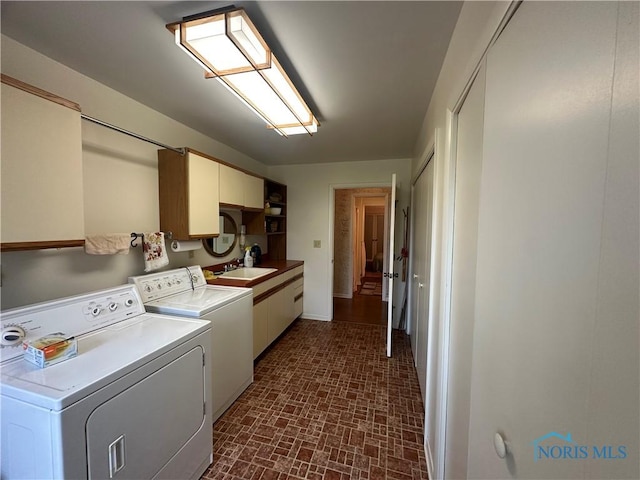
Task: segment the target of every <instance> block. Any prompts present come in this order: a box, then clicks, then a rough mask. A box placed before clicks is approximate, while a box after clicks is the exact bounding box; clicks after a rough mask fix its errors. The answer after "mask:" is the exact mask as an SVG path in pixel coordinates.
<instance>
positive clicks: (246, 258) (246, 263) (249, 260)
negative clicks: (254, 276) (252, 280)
mask: <svg viewBox="0 0 640 480" xmlns="http://www.w3.org/2000/svg"><path fill="white" fill-rule="evenodd" d="M244 266H245V267H253V257H252V256H251V249H250V248H249V247H247V250H246V252H245V254H244Z"/></svg>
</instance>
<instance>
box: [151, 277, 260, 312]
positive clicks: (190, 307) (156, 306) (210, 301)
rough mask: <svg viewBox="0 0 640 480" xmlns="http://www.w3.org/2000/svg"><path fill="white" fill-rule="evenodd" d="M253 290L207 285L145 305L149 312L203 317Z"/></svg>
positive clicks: (248, 294)
mask: <svg viewBox="0 0 640 480" xmlns="http://www.w3.org/2000/svg"><path fill="white" fill-rule="evenodd" d="M252 292H253V290H252V289H250V288H241V287H224V286H212V285H207V286H204V287H200V288H196V289H195V290H189V291H186V292H182V293H177V294H175V295H171V296H170V297H164V298H160V299H157V300H152V301H150V302H148V303H145V304H144V306H145V308H146V309H147V311H149V312H156V313H164V314H170V315H184V316H186V317H202V316H204V315H206V314H207V313H210V312H212V311H213V310H217V309H218V308H220V307H223V306H224V305H227V304H229V303H230V302H233V301H235V300H237V299H238V298H242V297H245V296H250V295H251V294H252Z"/></svg>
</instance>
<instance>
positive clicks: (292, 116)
mask: <svg viewBox="0 0 640 480" xmlns="http://www.w3.org/2000/svg"><path fill="white" fill-rule="evenodd" d="M167 28H168V29H169V30H170V31H172V32H173V34H174V36H175V42H176V44H177V45H178V46H179V47H180V48H181V49H182V50H183V51H184V52H186V53H187V54H188V55H189V56H190V57H191V58H193V59H194V60H195V61H196V62H197V63H198V64H199V65H200V66H201V67H202V68H204V70H205V77H206V78H216V79H217V80H218V81H220V82H221V83H222V84H224V85H225V86H226V87H227V88H228V89H229V90H230V91H231V92H233V93H234V94H235V95H236V96H237V97H238V98H239V99H240V100H241V101H242V102H243V103H244V104H245V105H246V106H247V107H249V109H250V110H252V111H253V112H254V113H255V114H256V115H258V117H260V118H261V119H262V120H264V121H265V122H266V124H267V127H269V128H273V129H275V130H276V131H277V132H278V133H279V134H280V135H283V136H285V137H286V136H288V135H296V134H301V133H307V134H309V135H312V134H314V133H315V132H317V131H318V126H319V123H318V120H317V119H316V118H315V117H314V115H313V113H311V110H310V109H309V107H308V106H307V104H306V103H305V102H304V100H303V99H302V96H301V95H300V93H298V91H297V90H296V87H295V86H294V85H293V83H292V82H291V80H290V79H289V77H288V76H287V74H286V72H285V71H284V69H283V68H282V66H281V65H280V63H279V62H278V60H276V57H275V56H274V55H273V53H272V52H271V49H270V48H269V46H268V45H267V44H266V42H265V41H264V39H263V38H262V36H261V35H260V33H259V32H258V30H257V29H256V27H255V25H254V24H253V23H252V22H251V20H249V17H248V16H247V14H246V12H245V11H244V9H243V8H229V9H224V10H218V11H213V12H208V13H203V14H201V15H194V16H192V17H186V18H184V19H183V20H182V21H181V22H175V23H171V24H169V25H167Z"/></svg>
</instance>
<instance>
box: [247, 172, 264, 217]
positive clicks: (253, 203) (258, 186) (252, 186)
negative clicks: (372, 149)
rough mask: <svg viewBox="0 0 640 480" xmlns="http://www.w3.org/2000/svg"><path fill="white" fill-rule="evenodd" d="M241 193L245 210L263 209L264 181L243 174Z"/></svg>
mask: <svg viewBox="0 0 640 480" xmlns="http://www.w3.org/2000/svg"><path fill="white" fill-rule="evenodd" d="M243 191H244V206H245V207H246V208H259V209H261V210H262V209H263V208H264V179H262V178H259V177H254V176H253V175H248V174H245V175H244V188H243Z"/></svg>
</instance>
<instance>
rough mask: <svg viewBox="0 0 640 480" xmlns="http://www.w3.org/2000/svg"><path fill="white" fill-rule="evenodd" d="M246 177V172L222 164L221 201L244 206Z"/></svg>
mask: <svg viewBox="0 0 640 480" xmlns="http://www.w3.org/2000/svg"><path fill="white" fill-rule="evenodd" d="M244 177H245V173H244V172H242V171H240V170H238V169H236V168H231V167H229V166H227V165H223V164H220V203H223V204H227V205H230V206H237V207H242V206H244Z"/></svg>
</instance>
